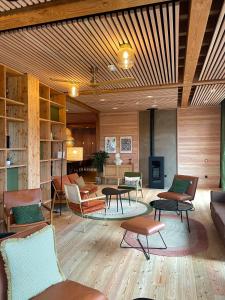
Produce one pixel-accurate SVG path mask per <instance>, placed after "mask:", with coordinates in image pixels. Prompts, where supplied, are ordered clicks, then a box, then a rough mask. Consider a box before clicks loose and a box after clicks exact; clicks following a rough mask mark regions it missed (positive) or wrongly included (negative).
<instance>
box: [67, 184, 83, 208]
mask: <svg viewBox="0 0 225 300" xmlns="http://www.w3.org/2000/svg"><path fill="white" fill-rule="evenodd" d="M64 188H65V194H66V199H67V200H68V201H69V202H72V203H75V204H80V203H81V196H80V190H79V187H78V185H76V184H65V185H64Z"/></svg>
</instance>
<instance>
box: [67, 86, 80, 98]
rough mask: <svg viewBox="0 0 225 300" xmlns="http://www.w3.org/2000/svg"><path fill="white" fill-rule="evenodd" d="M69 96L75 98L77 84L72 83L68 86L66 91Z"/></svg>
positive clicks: (77, 93) (77, 92)
mask: <svg viewBox="0 0 225 300" xmlns="http://www.w3.org/2000/svg"><path fill="white" fill-rule="evenodd" d="M68 94H69V96H70V97H72V98H75V97H77V96H79V88H78V85H77V84H72V85H71V86H70V88H69V92H68Z"/></svg>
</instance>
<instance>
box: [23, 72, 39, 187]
mask: <svg viewBox="0 0 225 300" xmlns="http://www.w3.org/2000/svg"><path fill="white" fill-rule="evenodd" d="M25 80H26V83H27V91H26V93H25V94H26V98H27V123H26V127H27V140H28V143H27V152H28V153H27V154H28V174H27V175H28V176H27V177H28V188H38V187H39V186H40V162H39V161H40V141H39V139H38V138H37V137H38V136H39V135H40V122H39V114H40V111H39V109H40V105H39V80H38V79H37V78H35V77H34V76H32V75H26V76H25Z"/></svg>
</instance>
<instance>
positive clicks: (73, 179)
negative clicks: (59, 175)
mask: <svg viewBox="0 0 225 300" xmlns="http://www.w3.org/2000/svg"><path fill="white" fill-rule="evenodd" d="M67 176H68V178H69V180H70V182H71V183H72V184H75V183H76V180H77V178H79V175H78V174H77V173H73V174H69V175H67Z"/></svg>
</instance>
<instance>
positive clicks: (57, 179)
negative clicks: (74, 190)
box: [53, 175, 71, 191]
mask: <svg viewBox="0 0 225 300" xmlns="http://www.w3.org/2000/svg"><path fill="white" fill-rule="evenodd" d="M53 182H54V185H55V188H56V190H58V191H61V176H54V178H53ZM65 184H71V182H70V180H69V178H68V176H67V175H64V176H62V190H63V191H64V185H65Z"/></svg>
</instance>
